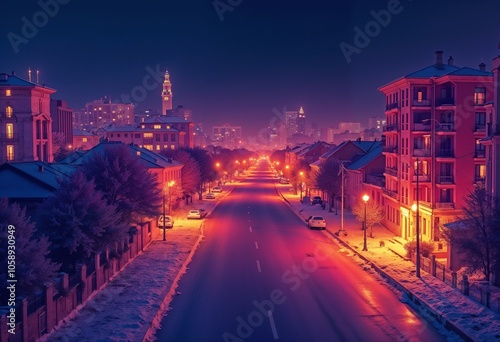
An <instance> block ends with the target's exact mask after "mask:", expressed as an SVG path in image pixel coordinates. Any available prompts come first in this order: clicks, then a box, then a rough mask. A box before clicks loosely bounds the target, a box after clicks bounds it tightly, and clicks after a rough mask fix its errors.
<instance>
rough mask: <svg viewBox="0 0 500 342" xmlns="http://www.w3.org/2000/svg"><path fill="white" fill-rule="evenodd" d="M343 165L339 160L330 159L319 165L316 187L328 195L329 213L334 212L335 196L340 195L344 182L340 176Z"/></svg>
mask: <svg viewBox="0 0 500 342" xmlns="http://www.w3.org/2000/svg"><path fill="white" fill-rule="evenodd" d="M340 167H341V164H340V162H339V161H338V160H337V159H334V158H330V159H327V160H326V161H324V162H322V163H321V164H320V165H319V171H318V172H317V174H316V175H315V178H316V187H317V188H318V189H320V190H322V191H324V192H326V193H327V194H328V197H329V199H330V201H329V209H328V210H329V211H330V212H331V211H332V208H333V205H334V200H335V196H336V195H338V194H339V193H340V189H341V186H342V180H341V176H340V173H339V171H340Z"/></svg>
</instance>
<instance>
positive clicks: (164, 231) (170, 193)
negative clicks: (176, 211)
mask: <svg viewBox="0 0 500 342" xmlns="http://www.w3.org/2000/svg"><path fill="white" fill-rule="evenodd" d="M174 184H175V182H174V181H170V182H168V183H167V186H168V214H169V215H172V186H173V185H174ZM165 216H166V214H165V189H163V241H167V223H166V222H165V221H166V218H165Z"/></svg>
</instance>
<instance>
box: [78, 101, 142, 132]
mask: <svg viewBox="0 0 500 342" xmlns="http://www.w3.org/2000/svg"><path fill="white" fill-rule="evenodd" d="M78 117H81V114H79V115H78ZM76 118H77V115H75V119H76ZM83 120H84V122H81V123H77V124H76V125H75V126H76V128H100V127H104V126H106V125H109V124H115V125H129V124H132V123H134V105H133V104H131V103H127V104H125V103H113V102H111V99H110V98H108V97H104V99H99V100H94V101H92V102H88V103H86V104H85V112H84V115H83Z"/></svg>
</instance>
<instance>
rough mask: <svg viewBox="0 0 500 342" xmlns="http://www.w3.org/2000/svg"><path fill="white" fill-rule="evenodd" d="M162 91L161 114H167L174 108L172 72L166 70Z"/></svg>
mask: <svg viewBox="0 0 500 342" xmlns="http://www.w3.org/2000/svg"><path fill="white" fill-rule="evenodd" d="M162 87H163V88H162V92H161V115H166V114H167V111H169V110H171V109H172V97H173V96H174V94H173V93H172V83H171V82H170V74H169V73H168V70H167V71H165V79H164V80H163V86H162Z"/></svg>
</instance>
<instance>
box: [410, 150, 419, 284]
mask: <svg viewBox="0 0 500 342" xmlns="http://www.w3.org/2000/svg"><path fill="white" fill-rule="evenodd" d="M417 167H418V159H417ZM418 177H419V175H418V173H417V195H416V198H415V199H416V200H417V203H413V204H412V206H411V210H412V211H413V212H414V213H415V221H416V222H415V234H416V237H417V238H416V248H415V249H416V251H415V253H416V261H415V266H416V276H417V278H420V213H419V211H420V207H419V203H418V202H419V198H418Z"/></svg>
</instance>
